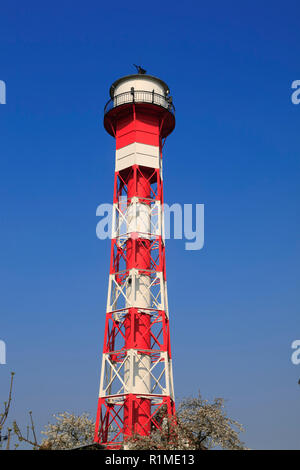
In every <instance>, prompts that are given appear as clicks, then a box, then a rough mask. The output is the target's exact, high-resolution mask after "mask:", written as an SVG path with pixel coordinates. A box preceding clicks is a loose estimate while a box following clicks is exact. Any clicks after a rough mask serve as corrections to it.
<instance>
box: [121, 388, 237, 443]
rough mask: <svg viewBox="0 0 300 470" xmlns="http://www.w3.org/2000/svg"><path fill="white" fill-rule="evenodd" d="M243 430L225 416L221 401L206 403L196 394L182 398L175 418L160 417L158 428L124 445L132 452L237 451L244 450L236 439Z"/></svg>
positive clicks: (136, 436) (130, 439)
mask: <svg viewBox="0 0 300 470" xmlns="http://www.w3.org/2000/svg"><path fill="white" fill-rule="evenodd" d="M242 431H244V429H243V426H242V425H241V424H240V423H238V422H237V421H235V420H233V419H231V418H229V417H228V416H227V414H226V410H225V406H224V400H223V399H222V398H216V399H215V400H214V401H213V402H212V403H209V402H208V401H207V400H204V399H203V398H202V397H201V395H200V393H199V395H198V397H196V398H186V399H184V400H183V401H182V402H181V403H180V404H179V407H178V410H177V414H176V416H175V417H174V418H172V419H168V418H163V422H162V426H161V429H154V430H152V432H151V434H150V435H149V436H138V435H133V436H132V437H131V438H129V439H128V440H127V443H126V444H127V447H128V448H129V449H132V450H143V449H151V450H185V449H186V450H208V449H213V448H222V449H231V450H240V449H246V447H245V445H244V443H243V442H242V441H241V440H240V438H239V433H240V432H242Z"/></svg>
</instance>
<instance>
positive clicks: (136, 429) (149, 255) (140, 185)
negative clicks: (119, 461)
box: [95, 104, 175, 449]
mask: <svg viewBox="0 0 300 470" xmlns="http://www.w3.org/2000/svg"><path fill="white" fill-rule="evenodd" d="M169 114H170V113H168V111H167V110H162V109H160V108H159V107H157V106H152V105H149V104H148V105H145V104H139V105H135V104H130V105H125V106H121V107H118V108H115V109H113V110H112V111H110V116H107V115H106V116H105V127H106V129H107V130H108V129H110V131H109V132H110V133H112V134H113V135H114V136H115V138H116V149H120V148H122V147H124V146H127V145H129V144H131V143H134V142H139V143H143V144H147V145H155V146H157V147H159V149H160V156H161V150H162V137H166V135H167V134H168V132H169V131H168V129H171V127H172V126H171V124H170V122H171V121H170V119H171V118H170V116H169ZM166 122H167V127H166ZM168 126H169V128H168ZM171 130H172V129H171ZM124 197H126V200H127V205H130V204H131V202H132V201H133V200H134V199H135V200H136V201H138V203H139V204H144V205H145V206H148V208H150V207H152V205H153V204H154V203H155V202H156V201H157V202H160V203H161V204H162V203H163V184H162V178H161V172H160V169H158V168H148V167H143V166H140V165H132V166H131V167H129V168H126V169H124V170H122V171H117V172H116V173H115V181H114V197H113V201H114V203H115V204H116V205H118V204H121V202H120V201H122V198H124ZM131 269H135V270H137V272H138V273H139V274H142V275H144V276H148V277H149V278H150V280H152V279H154V281H153V282H154V283H155V282H157V281H155V276H157V274H159V273H163V279H164V280H166V271H165V248H164V242H163V238H162V235H161V234H158V235H156V236H152V237H149V236H147V234H143V233H134V232H131V233H129V234H128V237H127V239H126V240H124V242H123V243H120V239H118V238H113V239H112V240H111V258H110V275H112V276H114V277H115V280H116V283H117V285H118V286H119V287H120V289H125V286H126V285H127V283H128V280H129V272H130V270H131ZM118 314H120V315H118ZM129 350H136V351H137V353H138V354H143V355H148V356H149V357H150V359H151V364H152V363H155V361H160V360H161V359H160V358H161V353H167V354H168V358H169V359H171V348H170V331H169V319H168V315H167V312H166V311H165V310H158V309H157V308H155V307H153V306H150V307H149V308H147V309H145V308H144V307H143V308H138V306H137V307H129V308H126V307H125V308H123V309H122V311H118V310H111V311H108V312H107V313H106V321H105V331H104V345H103V354H104V355H107V356H108V357H109V359H110V361H111V363H112V364H114V366H115V367H120V370H119V374H121V373H122V372H121V367H122V363H123V361H124V358H126V355H127V352H128V351H129ZM123 373H124V372H123ZM159 410H160V411H163V412H164V413H165V415H166V416H172V415H173V414H174V412H175V405H174V400H173V398H172V397H171V396H165V395H162V394H161V393H157V392H153V393H152V392H151V393H149V394H143V395H142V396H141V394H139V395H137V394H134V393H124V394H122V393H115V392H111V394H108V395H106V396H105V397H100V398H99V401H98V411H97V417H96V427H95V441H96V442H99V443H101V444H104V445H106V446H107V448H108V449H118V448H120V446H121V445H122V443H123V442H124V438H125V439H126V436H130V435H132V434H133V433H137V434H140V435H148V434H149V433H150V432H151V430H152V429H155V428H160V427H161V413H160V414H159V415H158V414H157V412H158V411H159ZM158 416H160V419H158ZM112 427H114V431H113V432H110V429H111V428H112Z"/></svg>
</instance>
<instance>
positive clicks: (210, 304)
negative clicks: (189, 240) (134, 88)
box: [0, 0, 300, 449]
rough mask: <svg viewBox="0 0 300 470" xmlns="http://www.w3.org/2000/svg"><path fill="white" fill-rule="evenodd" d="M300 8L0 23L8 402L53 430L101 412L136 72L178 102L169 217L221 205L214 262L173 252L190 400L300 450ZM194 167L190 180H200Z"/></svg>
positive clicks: (175, 336)
mask: <svg viewBox="0 0 300 470" xmlns="http://www.w3.org/2000/svg"><path fill="white" fill-rule="evenodd" d="M299 15H300V7H299V2H298V1H296V0H295V1H263V2H262V1H257V0H252V1H243V2H241V1H230V0H228V1H226V2H225V1H220V0H218V1H215V2H191V1H186V2H178V3H177V4H176V3H174V2H170V1H166V2H156V1H155V0H154V1H153V2H152V3H147V4H143V3H141V2H136V1H131V2H120V1H116V2H114V3H104V2H99V1H91V0H86V1H85V2H71V1H65V0H60V1H59V2H58V1H51V2H48V1H46V2H40V1H39V2H38V1H33V0H28V1H26V2H19V1H15V0H12V1H10V2H2V4H1V7H0V19H1V30H0V58H1V62H0V79H1V80H5V82H6V84H7V104H6V105H0V155H1V160H0V204H1V211H0V214H1V215H0V217H1V235H0V237H1V262H0V285H1V295H0V311H1V329H0V339H3V340H5V341H6V343H7V362H8V363H7V365H6V366H3V365H2V366H0V399H1V400H4V398H5V395H6V388H7V387H8V379H9V372H10V370H14V371H15V372H16V383H15V386H16V394H15V398H16V400H15V404H14V407H13V415H12V417H16V418H17V419H18V420H19V422H20V423H21V424H23V423H25V422H26V410H30V409H31V410H32V411H33V414H34V417H35V420H36V422H37V425H38V428H39V429H40V427H41V426H42V425H44V424H46V423H47V422H48V420H49V419H50V418H51V414H52V413H55V412H59V411H64V410H68V411H74V412H78V413H81V412H83V411H89V412H90V413H92V414H93V415H94V414H95V412H96V405H97V395H98V387H99V374H100V358H101V349H102V341H103V329H104V318H105V305H106V291H107V281H108V269H109V246H110V243H109V241H100V240H98V239H97V238H96V234H95V229H96V224H97V221H98V219H97V218H96V208H97V206H98V205H99V204H100V203H103V202H111V200H112V190H113V188H112V183H113V170H114V141H113V139H112V138H111V137H110V136H109V135H107V134H106V133H105V131H104V129H103V126H102V111H103V106H104V104H105V102H106V101H107V100H108V89H109V86H110V84H111V83H112V82H113V81H114V80H115V79H116V78H118V77H119V76H122V75H127V74H129V73H132V72H134V69H133V68H132V63H137V64H141V65H143V66H144V67H145V68H146V69H147V70H148V72H149V73H151V74H153V75H157V76H159V77H161V78H162V79H164V80H165V81H166V82H167V83H168V84H169V86H170V88H171V92H172V94H173V96H174V104H175V106H176V112H177V114H176V116H177V124H176V129H175V132H174V133H173V134H172V136H171V137H170V138H169V139H168V142H167V144H166V146H165V154H164V176H165V200H166V202H168V203H170V204H172V203H174V202H178V203H203V204H205V246H204V248H203V249H202V250H201V251H198V252H195V251H185V249H184V241H180V240H179V241H177V240H175V241H174V240H173V241H172V240H171V241H169V242H168V243H167V276H168V287H169V304H170V313H171V316H172V325H171V327H172V330H171V334H172V349H173V353H174V374H175V377H174V378H175V390H176V396H177V397H178V398H179V399H180V398H181V397H183V396H185V395H188V394H196V393H197V391H198V389H200V390H201V392H202V393H203V395H204V396H205V397H207V398H213V397H214V396H221V397H224V398H226V399H227V408H228V412H229V414H230V415H231V416H232V417H234V418H236V419H238V420H239V421H240V422H242V423H243V424H244V425H245V427H246V430H247V432H246V434H245V435H244V438H245V440H246V443H247V445H248V446H249V447H251V448H257V449H261V448H274V449H275V448H297V449H299V448H300V446H299V409H300V387H299V386H298V385H297V381H298V378H299V377H300V366H295V365H293V364H292V363H291V360H290V356H291V352H292V350H291V347H290V345H291V342H292V341H293V340H295V339H300V329H299V292H298V291H299V195H300V192H299V176H300V175H299V173H300V171H299V170H300V166H299V151H300V139H299V124H300V105H298V106H295V105H293V104H292V102H291V99H290V95H291V83H292V81H293V80H297V79H300V67H299V46H300V28H299ZM183 163H184V165H183Z"/></svg>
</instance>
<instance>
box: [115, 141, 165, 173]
mask: <svg viewBox="0 0 300 470" xmlns="http://www.w3.org/2000/svg"><path fill="white" fill-rule="evenodd" d="M159 163H160V158H159V147H157V146H155V145H147V144H141V143H139V142H134V143H132V144H129V145H126V146H125V147H122V148H120V149H118V150H116V171H121V170H124V168H128V167H130V166H132V165H142V166H146V167H148V168H159Z"/></svg>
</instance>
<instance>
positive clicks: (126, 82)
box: [113, 75, 168, 96]
mask: <svg viewBox="0 0 300 470" xmlns="http://www.w3.org/2000/svg"><path fill="white" fill-rule="evenodd" d="M132 87H133V88H134V89H135V90H143V91H153V90H154V92H155V93H158V94H160V95H165V93H166V91H167V90H168V87H167V85H166V84H165V83H164V82H162V81H161V80H159V79H157V78H156V77H152V76H150V75H129V76H128V77H123V78H122V79H121V80H119V81H118V82H117V83H116V85H114V88H113V95H114V96H116V95H119V94H120V93H125V92H130V91H131V88H132Z"/></svg>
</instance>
